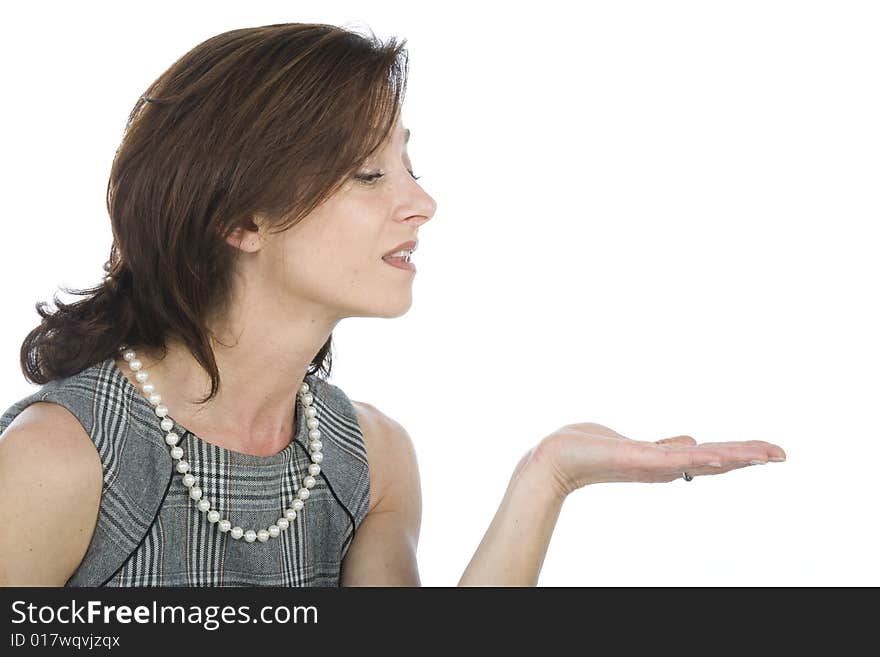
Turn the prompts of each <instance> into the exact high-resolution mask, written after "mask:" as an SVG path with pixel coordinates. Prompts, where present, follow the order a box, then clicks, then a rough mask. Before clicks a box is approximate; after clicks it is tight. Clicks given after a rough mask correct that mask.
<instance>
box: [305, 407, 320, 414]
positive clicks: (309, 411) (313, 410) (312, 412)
mask: <svg viewBox="0 0 880 657" xmlns="http://www.w3.org/2000/svg"><path fill="white" fill-rule="evenodd" d="M317 414H318V410H317V409H316V408H315V407H314V406H309V407H308V408H307V409H306V417H315V416H316V415H317Z"/></svg>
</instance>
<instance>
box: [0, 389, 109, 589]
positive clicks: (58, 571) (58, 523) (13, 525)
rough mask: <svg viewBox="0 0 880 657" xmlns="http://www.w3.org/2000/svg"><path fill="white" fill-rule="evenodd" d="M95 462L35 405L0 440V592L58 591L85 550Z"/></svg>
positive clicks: (88, 448)
mask: <svg viewBox="0 0 880 657" xmlns="http://www.w3.org/2000/svg"><path fill="white" fill-rule="evenodd" d="M103 478H104V474H103V466H102V464H101V458H100V456H99V454H98V451H97V449H96V448H95V445H94V443H93V442H92V440H91V438H90V437H89V435H88V434H87V433H86V431H85V429H84V428H83V426H82V425H81V424H80V422H79V420H77V418H76V417H75V416H74V415H73V414H72V413H71V412H70V411H68V410H67V409H66V408H64V407H63V406H61V405H60V404H55V403H52V402H36V403H34V404H31V405H30V406H28V407H27V408H25V409H24V410H23V411H22V412H21V413H19V414H18V415H17V416H16V418H15V419H14V420H13V421H12V423H11V424H10V425H9V426H8V427H7V428H6V430H5V431H4V432H3V434H2V436H0V526H2V527H3V528H4V531H3V532H2V534H0V564H2V565H0V585H2V586H62V585H63V584H64V583H65V582H66V581H67V579H69V577H70V575H71V574H72V573H73V572H74V571H75V570H76V568H77V567H78V565H79V564H80V562H81V561H82V558H83V556H85V553H86V550H87V549H88V545H89V543H90V542H91V538H92V534H93V532H94V528H95V524H96V522H97V517H98V510H99V507H100V503H101V491H102V488H103Z"/></svg>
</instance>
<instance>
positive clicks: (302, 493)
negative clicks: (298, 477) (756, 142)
mask: <svg viewBox="0 0 880 657" xmlns="http://www.w3.org/2000/svg"><path fill="white" fill-rule="evenodd" d="M296 496H297V497H298V498H299V499H301V500H307V499H309V489H308V488H300V489H299V490H298V491H296Z"/></svg>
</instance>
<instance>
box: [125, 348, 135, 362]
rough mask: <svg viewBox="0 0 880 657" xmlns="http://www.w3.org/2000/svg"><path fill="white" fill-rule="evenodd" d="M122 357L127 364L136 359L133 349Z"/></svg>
mask: <svg viewBox="0 0 880 657" xmlns="http://www.w3.org/2000/svg"><path fill="white" fill-rule="evenodd" d="M122 357H123V358H124V359H125V361H126V362H127V363H130V362H131V361H133V360H134V359H135V358H136V356H135V354H134V352H133V351H132V350H131V349H128V350H126V351H125V353H123V354H122Z"/></svg>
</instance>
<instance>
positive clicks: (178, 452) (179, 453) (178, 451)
mask: <svg viewBox="0 0 880 657" xmlns="http://www.w3.org/2000/svg"><path fill="white" fill-rule="evenodd" d="M171 458H173V459H174V460H175V461H179V460H180V459H182V458H183V449H182V448H180V447H172V448H171Z"/></svg>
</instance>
